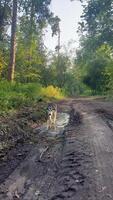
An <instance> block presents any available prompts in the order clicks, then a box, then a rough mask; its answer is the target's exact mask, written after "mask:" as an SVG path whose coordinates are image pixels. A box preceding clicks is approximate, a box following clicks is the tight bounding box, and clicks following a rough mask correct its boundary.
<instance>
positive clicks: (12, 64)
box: [8, 0, 17, 81]
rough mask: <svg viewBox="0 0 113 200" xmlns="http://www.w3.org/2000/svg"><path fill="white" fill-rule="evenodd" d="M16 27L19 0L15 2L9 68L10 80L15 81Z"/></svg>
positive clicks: (14, 0)
mask: <svg viewBox="0 0 113 200" xmlns="http://www.w3.org/2000/svg"><path fill="white" fill-rule="evenodd" d="M16 26H17V0H13V16H12V26H11V48H10V62H9V67H8V80H9V81H13V80H14V71H15V55H16Z"/></svg>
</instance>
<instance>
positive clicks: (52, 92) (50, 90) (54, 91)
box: [41, 85, 63, 99]
mask: <svg viewBox="0 0 113 200" xmlns="http://www.w3.org/2000/svg"><path fill="white" fill-rule="evenodd" d="M41 95H42V96H44V97H48V98H52V97H53V98H56V99H62V98H63V94H62V91H61V89H60V88H58V87H54V86H52V85H50V86H48V87H44V88H42V89H41Z"/></svg>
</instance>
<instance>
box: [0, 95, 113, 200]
mask: <svg viewBox="0 0 113 200" xmlns="http://www.w3.org/2000/svg"><path fill="white" fill-rule="evenodd" d="M72 104H73V107H74V109H75V111H76V110H77V111H78V112H79V113H80V114H81V115H82V122H81V123H80V124H76V122H75V123H72V124H69V125H68V126H66V127H65V128H64V130H63V131H60V132H59V134H57V135H56V136H53V135H50V134H46V133H45V135H44V133H43V134H42V133H41V134H40V142H39V143H38V144H37V145H35V147H34V148H33V149H32V151H31V152H30V154H29V155H28V156H27V157H26V158H25V160H23V162H21V164H20V165H19V166H18V167H17V168H16V169H15V170H14V172H13V173H12V174H11V175H10V176H9V177H8V178H7V180H6V181H5V182H4V183H2V184H1V185H0V200H13V199H20V200H113V128H112V125H113V123H112V112H113V104H112V103H109V102H106V101H104V100H98V99H97V100H93V99H91V98H89V99H88V98H80V99H79V98H78V99H68V100H64V101H61V102H60V103H58V110H59V111H60V112H69V110H70V107H71V105H72ZM106 113H108V114H106ZM109 113H110V115H109ZM37 134H38V133H37ZM41 137H42V138H43V139H41ZM44 138H45V139H44Z"/></svg>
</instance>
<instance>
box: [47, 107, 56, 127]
mask: <svg viewBox="0 0 113 200" xmlns="http://www.w3.org/2000/svg"><path fill="white" fill-rule="evenodd" d="M56 117H57V105H56V104H55V103H49V104H48V106H47V129H49V128H52V126H53V127H54V128H55V129H56Z"/></svg>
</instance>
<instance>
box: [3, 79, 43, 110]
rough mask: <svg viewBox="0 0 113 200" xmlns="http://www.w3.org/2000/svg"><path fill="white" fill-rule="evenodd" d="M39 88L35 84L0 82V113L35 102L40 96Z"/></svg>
mask: <svg viewBox="0 0 113 200" xmlns="http://www.w3.org/2000/svg"><path fill="white" fill-rule="evenodd" d="M40 92H41V86H40V85H39V84H37V83H28V84H21V83H9V82H7V81H1V82H0V111H1V113H2V112H8V111H9V110H13V109H18V108H20V107H21V106H26V105H29V104H32V103H33V102H35V101H37V99H38V98H39V96H40Z"/></svg>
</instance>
